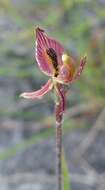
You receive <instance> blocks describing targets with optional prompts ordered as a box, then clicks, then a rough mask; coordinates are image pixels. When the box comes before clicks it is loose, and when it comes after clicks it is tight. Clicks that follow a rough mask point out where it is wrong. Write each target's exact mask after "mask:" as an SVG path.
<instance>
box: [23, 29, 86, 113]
mask: <svg viewBox="0 0 105 190" xmlns="http://www.w3.org/2000/svg"><path fill="white" fill-rule="evenodd" d="M35 55H36V60H37V63H38V66H39V69H40V70H41V71H42V72H43V73H44V74H45V75H48V76H49V77H50V79H49V80H48V82H47V83H46V84H45V85H44V86H42V88H41V89H40V90H37V91H34V92H24V93H22V94H21V95H20V96H21V97H24V98H27V99H36V98H38V99H39V98H42V97H43V96H44V95H45V94H46V93H48V92H49V91H51V90H52V89H53V88H54V89H55V91H56V93H57V94H58V97H59V98H60V99H61V101H62V108H61V109H62V111H64V109H65V108H64V107H65V105H64V104H65V102H64V96H65V94H64V92H62V91H64V90H62V89H63V86H64V85H69V84H71V83H72V82H74V81H75V80H76V79H78V78H79V76H80V75H81V73H82V70H83V69H84V66H85V63H86V56H84V57H83V58H81V60H80V65H79V67H76V63H75V61H74V60H73V58H72V57H71V56H69V55H68V54H67V53H66V52H65V50H64V48H63V46H62V45H61V44H60V43H59V42H57V41H56V40H54V39H52V38H49V37H48V36H47V35H46V33H45V31H44V30H43V29H40V28H36V51H35Z"/></svg>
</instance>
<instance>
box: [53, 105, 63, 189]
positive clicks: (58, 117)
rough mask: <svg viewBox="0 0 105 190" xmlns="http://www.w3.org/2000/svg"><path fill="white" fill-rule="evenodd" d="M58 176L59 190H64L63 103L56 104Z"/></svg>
mask: <svg viewBox="0 0 105 190" xmlns="http://www.w3.org/2000/svg"><path fill="white" fill-rule="evenodd" d="M55 113H56V174H57V190H62V119H63V112H61V102H60V101H58V102H56V107H55Z"/></svg>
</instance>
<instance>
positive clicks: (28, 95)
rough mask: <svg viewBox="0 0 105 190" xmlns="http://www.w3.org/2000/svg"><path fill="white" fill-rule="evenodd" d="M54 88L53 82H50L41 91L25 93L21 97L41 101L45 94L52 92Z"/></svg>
mask: <svg viewBox="0 0 105 190" xmlns="http://www.w3.org/2000/svg"><path fill="white" fill-rule="evenodd" d="M52 88H53V83H52V80H48V82H47V83H46V84H45V85H44V86H42V88H41V89H40V90H37V91H34V92H24V93H22V94H20V97H23V98H26V99H36V98H37V99H41V98H42V97H43V96H44V95H45V94H47V93H48V92H49V91H50V90H52Z"/></svg>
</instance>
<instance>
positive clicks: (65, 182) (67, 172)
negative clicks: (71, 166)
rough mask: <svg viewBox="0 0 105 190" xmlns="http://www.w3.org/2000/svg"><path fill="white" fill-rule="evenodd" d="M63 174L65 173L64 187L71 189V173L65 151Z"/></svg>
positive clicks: (65, 189)
mask: <svg viewBox="0 0 105 190" xmlns="http://www.w3.org/2000/svg"><path fill="white" fill-rule="evenodd" d="M62 175H63V189H64V190H71V183H70V175H69V170H68V166H67V161H66V158H65V153H64V151H63V153H62Z"/></svg>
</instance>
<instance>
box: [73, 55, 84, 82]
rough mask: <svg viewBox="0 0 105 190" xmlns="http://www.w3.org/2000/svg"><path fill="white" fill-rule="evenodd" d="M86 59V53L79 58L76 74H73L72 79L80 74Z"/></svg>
mask: <svg viewBox="0 0 105 190" xmlns="http://www.w3.org/2000/svg"><path fill="white" fill-rule="evenodd" d="M86 59H87V56H86V55H85V56H84V57H82V58H81V60H80V65H79V67H78V69H77V71H76V74H75V76H74V79H73V80H76V79H79V77H80V75H81V73H82V71H83V69H84V66H85V64H86V62H87V60H86Z"/></svg>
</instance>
